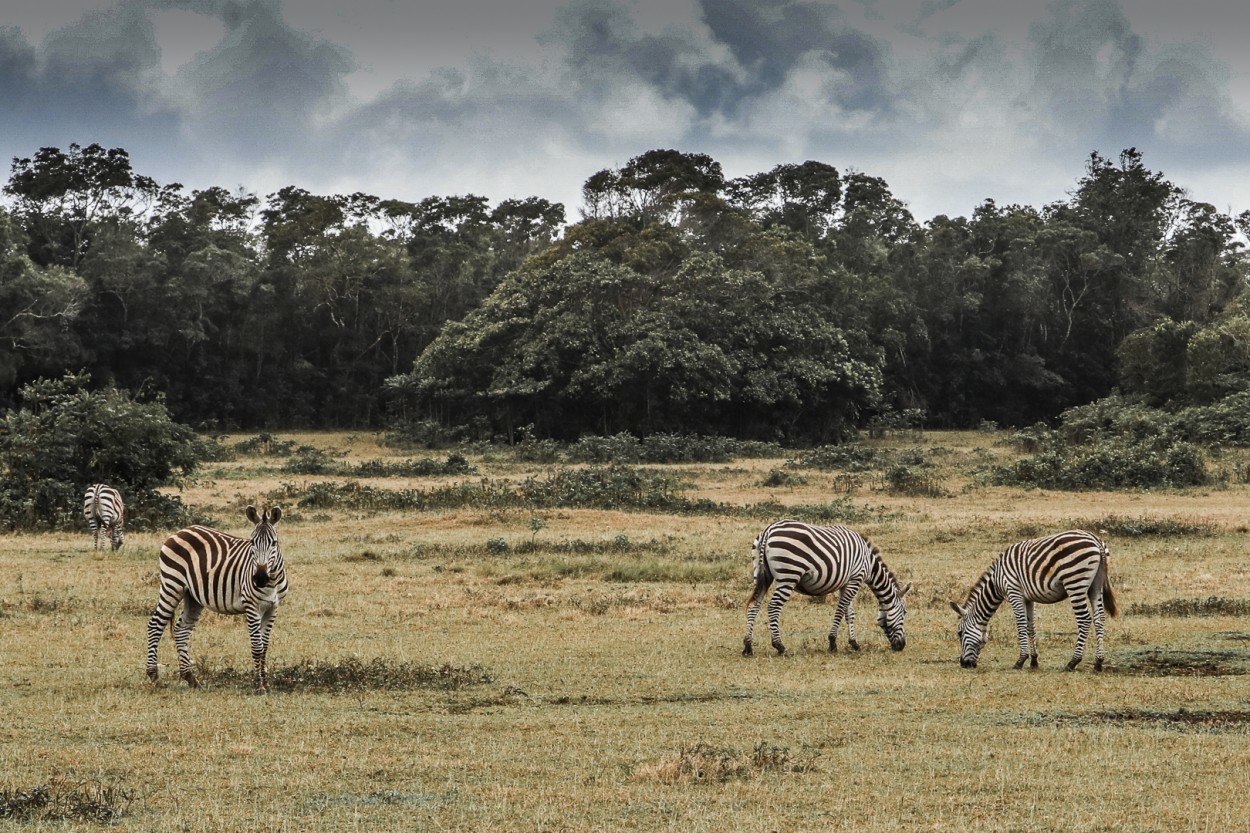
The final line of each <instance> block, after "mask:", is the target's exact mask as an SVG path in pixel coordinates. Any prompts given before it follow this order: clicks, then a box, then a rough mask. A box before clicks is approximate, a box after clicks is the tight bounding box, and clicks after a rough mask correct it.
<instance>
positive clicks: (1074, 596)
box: [950, 529, 1117, 671]
mask: <svg viewBox="0 0 1250 833" xmlns="http://www.w3.org/2000/svg"><path fill="white" fill-rule="evenodd" d="M1107 559H1108V553H1107V545H1106V544H1105V543H1103V541H1102V539H1100V538H1099V537H1098V536H1096V535H1092V534H1091V533H1088V532H1083V531H1081V530H1079V529H1072V530H1068V531H1067V532H1060V533H1059V534H1057V535H1049V536H1047V537H1045V538H1034V539H1031V540H1028V541H1021V542H1020V543H1018V544H1013V545H1011V546H1010V547H1008V548H1007V549H1006V550H1005V551H1004V552H1003V553H1001V554H1000V555H999V556H998V558H996V559H995V560H994V562H993V563H992V564H990V567H989V569H988V570H986V571H985V572H984V573H983V574H982V575H981V577H980V578H979V579H977V581H976V584H974V585H973V587H972V590H971V591H970V592H969V593H968V600H967V601H966V602H965V603H964V604H963V605H960V604H957V603H956V602H954V601H952V602H951V603H950V605H951V608H952V609H954V611H955V613H956V614H958V615H959V627H958V633H959V642H960V655H959V664H960V666H962V667H964V668H976V667H977V658H978V657H979V655H980V653H981V648H982V646H984V645H985V630H986V626H987V625H988V624H989V621H990V617H991V616H993V615H994V612H995V611H996V610H998V608H999V606H1000V605H1001V604H1002V603H1003V601H1004V600H1006V601H1007V603H1008V604H1010V605H1011V609H1012V612H1013V613H1014V614H1015V619H1016V633H1017V635H1018V637H1019V640H1020V656H1019V658H1018V659H1017V660H1016V668H1023V667H1024V661H1025V660H1026V659H1027V660H1029V665H1030V667H1032V668H1036V667H1037V634H1036V631H1035V630H1034V625H1033V605H1034V604H1039V603H1040V604H1053V603H1054V602H1059V601H1062V600H1063V599H1068V600H1070V601H1071V602H1072V610H1073V612H1074V613H1075V614H1076V626H1077V634H1076V649H1075V651H1074V652H1073V654H1072V659H1071V660H1070V661H1069V662H1068V666H1067V668H1068V670H1069V671H1072V670H1073V669H1075V668H1076V666H1077V664H1078V663H1080V661H1081V658H1082V656H1083V655H1084V653H1085V641H1086V639H1087V638H1088V637H1089V626H1090V622H1091V621H1092V622H1093V625H1094V632H1095V634H1096V636H1097V640H1098V644H1097V648H1096V650H1095V654H1094V670H1095V671H1101V670H1102V664H1103V638H1104V630H1105V622H1106V614H1108V613H1109V614H1111V615H1112V616H1115V615H1116V612H1117V608H1116V602H1115V594H1114V593H1113V592H1112V590H1111V576H1110V573H1109V572H1108V561H1107Z"/></svg>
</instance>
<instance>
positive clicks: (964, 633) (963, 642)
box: [951, 601, 985, 668]
mask: <svg viewBox="0 0 1250 833" xmlns="http://www.w3.org/2000/svg"><path fill="white" fill-rule="evenodd" d="M951 609H952V610H954V611H955V613H956V614H958V616H959V627H958V628H956V632H957V633H958V634H959V667H960V668H976V667H977V657H979V656H980V655H981V648H982V647H983V646H984V645H985V625H984V623H982V622H981V621H980V620H979V619H978V618H977V615H976V610H975V605H973V604H972V603H971V602H969V603H968V606H967V607H960V606H959V605H958V604H956V603H955V602H954V601H951Z"/></svg>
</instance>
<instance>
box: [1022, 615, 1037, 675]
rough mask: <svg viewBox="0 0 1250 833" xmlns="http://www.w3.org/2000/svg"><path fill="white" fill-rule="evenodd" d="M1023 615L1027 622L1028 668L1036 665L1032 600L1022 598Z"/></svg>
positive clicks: (1035, 633) (1035, 630) (1035, 639)
mask: <svg viewBox="0 0 1250 833" xmlns="http://www.w3.org/2000/svg"><path fill="white" fill-rule="evenodd" d="M1024 617H1025V619H1027V620H1028V623H1029V668H1036V667H1037V629H1036V628H1035V627H1034V626H1033V602H1031V601H1029V600H1028V599H1025V600H1024Z"/></svg>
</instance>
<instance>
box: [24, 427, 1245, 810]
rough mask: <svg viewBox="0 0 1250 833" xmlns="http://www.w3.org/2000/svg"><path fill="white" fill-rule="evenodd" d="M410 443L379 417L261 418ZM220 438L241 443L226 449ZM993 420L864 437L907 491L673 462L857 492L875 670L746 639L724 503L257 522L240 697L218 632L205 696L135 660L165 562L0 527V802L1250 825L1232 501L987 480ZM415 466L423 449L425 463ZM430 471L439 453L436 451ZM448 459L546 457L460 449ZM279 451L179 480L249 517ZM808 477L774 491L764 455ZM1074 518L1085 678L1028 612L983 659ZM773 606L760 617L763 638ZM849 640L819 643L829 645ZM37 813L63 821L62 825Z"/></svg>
mask: <svg viewBox="0 0 1250 833" xmlns="http://www.w3.org/2000/svg"><path fill="white" fill-rule="evenodd" d="M283 438H284V439H291V440H294V441H296V442H297V443H300V444H311V445H314V446H317V447H320V448H325V449H335V450H338V451H340V452H346V456H343V457H341V458H339V459H342V460H345V461H349V462H350V461H364V460H370V459H381V460H401V459H404V457H405V456H408V457H430V456H432V455H431V454H430V453H428V452H421V453H415V454H412V453H409V454H401V453H399V452H396V451H394V450H392V449H389V448H385V447H382V446H380V445H378V444H377V442H376V439H375V438H374V437H372V436H370V435H342V434H337V435H328V434H318V435H283ZM238 439H241V438H238ZM1002 439H1003V435H1001V434H995V433H989V432H987V433H937V432H930V433H926V434H924V435H923V436H920V437H912V438H898V439H887V440H881V441H877V442H880V443H885V444H892V445H896V446H900V445H911V446H915V448H916V449H917V450H918V452H919V453H920V454H922V455H923V456H924V459H925V460H927V461H930V462H932V463H933V464H934V465H933V468H932V469H931V470H930V471H931V474H930V479H931V482H932V483H933V484H934V485H935V487H936V488H934V489H933V490H932V491H933V493H932V494H929V495H923V494H921V495H906V494H894V493H891V492H890V491H889V490H887V489H886V488H885V485H886V484H885V483H884V482H883V480H882V478H881V477H879V476H877V475H874V474H873V473H871V472H868V473H861V474H857V475H855V476H851V475H848V474H847V473H845V472H837V471H820V470H816V469H804V470H801V471H799V470H794V469H786V468H785V460H784V459H772V460H767V459H765V460H759V459H743V460H735V461H733V462H730V463H724V464H706V465H682V466H670V467H664V468H665V469H667V470H670V471H671V472H672V473H673V474H675V475H676V476H677V477H679V478H680V479H681V481H682V482H684V483H686V484H688V489H687V490H686V492H685V494H686V496H687V497H690V498H691V499H698V498H707V499H709V500H712V501H715V502H719V503H724V504H726V505H727V506H730V507H741V506H748V505H751V504H756V503H759V502H762V501H766V500H769V499H772V500H775V501H777V502H779V503H781V504H785V505H786V506H797V505H802V504H822V503H828V502H830V501H834V500H837V499H839V498H842V497H843V496H844V495H845V494H846V490H847V488H848V487H849V488H851V489H852V491H851V499H852V501H853V504H854V506H855V507H856V510H857V511H858V512H860V513H861V516H860V518H859V519H857V520H855V521H853V522H851V523H850V525H851V526H853V527H855V528H856V529H858V530H860V531H861V532H863V533H865V534H866V535H867V536H868V537H870V538H871V539H872V540H873V541H874V542H875V543H877V544H878V545H879V546H880V547H881V549H882V552H883V554H884V557H885V559H886V561H887V563H888V564H889V565H890V566H891V568H892V569H893V570H894V571H895V573H896V574H898V575H899V577H900V579H901V580H903V581H912V582H914V584H915V589H914V590H913V591H912V594H911V595H910V596H909V597H908V600H909V614H908V620H907V637H908V641H907V648H906V650H904V651H903V652H901V653H892V652H891V651H890V650H889V647H888V644H887V643H886V641H885V638H884V636H883V635H882V634H881V632H880V631H879V630H878V629H877V628H876V627H875V626H874V625H873V623H874V621H875V604H874V602H873V599H872V598H871V594H870V593H867V592H865V593H863V594H861V597H860V599H859V601H858V603H857V609H858V611H859V617H858V618H859V641H860V643H861V645H862V650H861V651H860V652H858V653H854V652H850V651H846V650H845V648H844V649H843V651H842V652H840V653H838V654H829V653H827V651H826V650H825V634H826V632H827V630H828V628H829V624H830V622H831V619H832V615H833V609H834V608H833V605H832V604H819V603H814V602H811V601H809V600H807V599H805V598H796V599H794V600H792V601H791V602H790V604H788V605H787V607H786V609H785V612H784V615H783V618H782V629H783V634H784V635H785V637H786V642H787V645H788V647H789V652H788V654H787V655H786V656H785V657H777V656H775V655H774V654H773V652H772V650H771V649H770V648H769V647H768V637H767V628H766V627H760V628H757V634H756V651H755V655H754V656H753V657H750V658H744V657H743V656H741V647H742V633H743V629H744V624H745V601H746V597H747V595H748V593H749V589H750V584H751V565H750V553H749V547H750V544H751V541H752V538H753V537H754V535H755V534H756V532H758V530H759V529H761V528H762V527H763V526H764V525H765V524H766V523H767V522H769V521H770V520H775V518H772V517H769V518H762V517H752V516H749V515H748V514H747V513H745V512H734V511H725V512H723V513H708V512H702V513H684V514H665V513H643V512H633V511H608V510H582V509H554V510H541V511H531V510H525V509H475V508H471V507H470V508H457V509H453V510H446V511H438V512H433V511H430V512H396V511H381V512H378V511H372V510H363V509H351V510H349V509H342V508H336V507H333V506H330V507H321V508H312V507H308V506H303V507H302V506H300V505H299V504H298V501H295V502H290V503H287V504H286V505H284V507H283V508H284V511H285V513H286V514H285V515H284V517H283V520H282V522H281V524H280V525H279V531H280V533H281V536H282V543H283V549H284V553H285V557H286V562H287V569H288V573H289V575H290V579H291V587H292V589H291V594H290V596H289V597H288V599H287V601H286V604H285V605H284V606H283V608H282V609H281V611H280V612H279V614H278V619H277V624H276V627H275V630H274V638H273V643H272V647H271V650H270V664H271V670H272V673H273V687H274V691H273V693H272V694H270V695H269V696H267V697H258V696H255V695H253V694H252V692H251V683H250V660H249V655H248V649H247V633H246V629H245V627H244V623H243V622H242V620H241V618H237V617H223V616H219V615H216V614H212V613H206V614H205V616H204V618H203V619H202V620H201V622H200V625H199V627H198V628H197V629H196V631H195V634H194V637H193V639H192V645H191V647H192V654H193V656H195V658H196V660H197V662H198V664H199V668H200V672H201V680H202V681H203V682H204V687H203V688H201V689H199V690H190V689H188V688H187V687H186V686H185V685H184V684H183V683H182V682H181V681H180V680H178V679H177V674H176V670H177V668H176V660H175V657H174V649H173V645H172V641H171V640H169V638H168V637H166V639H165V641H163V642H162V644H161V664H162V665H161V673H162V679H161V681H160V683H159V684H157V685H152V684H150V683H148V681H147V679H146V677H145V675H144V669H143V666H144V651H145V644H146V625H147V618H148V616H149V614H150V612H151V609H152V606H153V604H154V602H155V599H156V592H157V579H156V576H157V571H156V553H157V551H158V549H159V547H160V544H161V541H162V540H163V538H164V536H165V534H167V533H168V532H171V531H172V530H161V531H151V532H147V531H131V532H129V533H128V535H127V542H126V545H125V547H124V548H123V549H122V550H121V551H119V552H118V553H107V554H106V553H99V554H97V553H93V552H92V550H91V542H90V537H89V535H88V533H87V531H86V529H85V528H84V529H83V531H82V532H81V534H69V533H65V534H55V535H53V534H48V535H7V536H0V559H2V562H0V563H2V564H3V570H4V577H5V578H4V583H3V585H0V635H2V642H3V648H2V649H0V650H2V653H0V656H2V657H3V662H2V663H0V712H2V713H3V715H4V719H3V721H0V818H3V817H6V816H7V817H8V818H9V819H10V821H7V822H4V824H5V825H6V826H8V827H10V828H11V829H22V830H84V829H95V828H99V827H102V826H103V825H104V824H105V823H107V824H108V826H109V827H110V829H115V830H124V831H131V830H133V831H197V832H198V831H251V830H265V831H348V830H362V831H389V830H431V831H433V830H439V831H551V832H552V833H555V831H623V830H642V831H649V833H650V832H652V831H665V830H672V831H683V832H687V831H689V832H690V833H694V832H695V831H739V830H753V831H768V830H776V831H829V830H856V831H916V830H928V831H950V832H951V833H956V832H958V833H963V831H1074V832H1075V831H1160V833H1163V831H1168V833H1172V831H1229V830H1245V829H1248V828H1250V814H1248V813H1247V810H1246V806H1247V805H1246V803H1245V802H1246V797H1245V787H1244V785H1245V773H1246V772H1247V771H1250V770H1248V768H1250V682H1248V680H1250V678H1248V677H1247V676H1246V675H1247V673H1248V672H1250V619H1248V618H1247V617H1250V562H1248V561H1247V558H1246V549H1247V523H1248V521H1247V508H1248V507H1250V487H1247V486H1246V485H1240V484H1236V483H1233V484H1230V485H1220V486H1214V487H1211V488H1207V489H1201V490H1184V491H1152V492H1122V493H1104V492H1092V493H1063V492H1048V491H1039V490H1030V489H1019V488H1005V487H991V486H986V485H982V481H981V480H980V479H979V478H978V476H977V472H978V471H983V470H984V468H985V467H986V466H987V465H989V464H991V463H993V462H995V461H1002V460H1005V459H1008V458H1010V457H1011V456H1012V455H1013V454H1014V452H1012V451H1011V450H1010V449H1009V448H1008V447H1007V446H1006V445H1004V444H1003V443H1002ZM435 456H436V455H435ZM440 459H441V457H440ZM469 462H470V463H472V464H473V465H475V466H476V467H477V473H476V474H473V475H467V476H451V477H448V476H437V477H386V478H375V479H372V480H367V481H361V482H362V483H366V484H368V485H373V486H375V487H378V488H384V489H423V488H433V487H437V486H445V485H447V484H449V483H456V482H476V481H478V480H479V479H480V478H482V477H490V478H523V477H525V476H526V475H528V474H537V475H541V474H542V473H543V472H544V471H546V470H548V469H550V468H551V467H550V466H542V465H536V464H529V465H524V464H520V463H516V462H510V461H509V460H508V459H506V457H501V458H499V459H493V458H489V457H482V458H476V457H473V456H472V455H470V456H469ZM280 466H281V461H280V460H275V459H273V458H267V457H262V456H240V457H239V458H238V459H236V460H234V461H229V462H222V463H212V464H209V465H207V466H206V467H205V470H204V472H203V479H202V480H201V481H200V482H198V483H196V484H194V485H193V486H192V487H190V488H188V489H187V490H186V491H184V492H183V493H182V497H183V500H184V501H185V502H186V503H187V505H189V506H191V507H193V508H194V509H195V510H196V511H197V512H199V513H202V514H204V515H207V516H210V517H212V518H214V519H216V521H217V525H218V526H219V528H221V529H223V530H224V531H227V532H231V533H234V534H238V535H246V534H247V533H248V532H249V531H250V524H248V523H247V521H246V520H245V519H244V517H243V507H244V506H246V505H247V504H248V503H253V502H255V503H265V502H267V501H266V495H270V494H272V493H274V492H275V491H276V490H278V489H280V488H281V487H282V486H283V484H290V485H291V492H292V494H293V495H294V494H298V492H299V489H301V488H303V487H305V486H306V485H307V484H308V483H310V482H312V481H325V480H335V479H339V480H342V479H344V478H333V477H321V476H304V475H291V474H284V473H282V472H281V471H280ZM777 469H784V470H786V471H793V472H794V473H795V474H799V475H801V477H802V478H804V479H805V482H798V481H797V480H796V481H795V482H793V483H791V484H790V485H781V486H776V485H773V486H768V485H764V483H765V482H766V481H767V480H768V479H769V474H770V472H773V470H777ZM1075 525H1081V526H1085V527H1086V528H1089V529H1091V531H1095V532H1101V533H1102V534H1103V537H1104V538H1105V539H1106V540H1107V541H1108V543H1109V545H1110V547H1111V576H1112V581H1113V583H1114V586H1115V591H1116V594H1117V598H1118V601H1119V605H1120V610H1121V614H1120V616H1119V617H1118V618H1117V619H1112V620H1110V622H1109V627H1108V636H1109V638H1108V660H1107V670H1105V671H1104V672H1103V673H1101V674H1095V673H1094V672H1093V670H1092V665H1093V661H1092V645H1091V649H1090V651H1089V652H1088V653H1087V659H1086V661H1085V662H1084V663H1083V664H1082V665H1081V666H1080V667H1079V668H1078V669H1077V671H1076V672H1074V673H1065V672H1064V671H1063V667H1064V664H1065V663H1066V662H1067V660H1068V658H1069V657H1070V656H1071V650H1072V644H1073V639H1074V635H1075V622H1074V619H1073V616H1072V612H1071V608H1070V607H1068V606H1067V605H1066V604H1062V605H1052V606H1039V608H1038V635H1039V639H1040V643H1041V668H1039V669H1037V670H1035V671H1027V670H1025V671H1015V670H1013V669H1012V663H1013V662H1014V660H1015V656H1016V641H1015V633H1014V627H1013V625H1012V622H1011V619H1010V613H1009V611H1000V613H999V614H998V615H997V616H996V617H995V618H994V620H993V623H992V625H991V640H990V643H989V644H988V645H987V646H986V648H985V650H984V652H983V653H982V656H981V663H980V667H979V668H977V669H975V670H962V669H960V667H959V664H958V661H957V659H958V646H957V643H956V638H955V615H954V614H953V613H952V612H951V610H950V609H949V607H948V605H947V600H948V599H951V598H957V599H960V600H962V598H963V594H964V593H965V592H966V590H967V588H968V587H969V586H970V584H971V583H972V581H973V580H974V579H975V578H976V577H977V576H978V575H979V574H980V572H981V571H982V570H983V569H984V568H985V567H986V566H987V565H988V564H989V562H990V560H991V559H992V558H993V557H994V555H995V554H996V553H997V552H998V551H1000V550H1001V549H1002V548H1004V547H1005V546H1006V545H1008V544H1010V543H1013V542H1014V541H1017V540H1020V539H1022V538H1026V537H1032V536H1035V535H1038V534H1044V533H1049V532H1055V531H1059V530H1062V529H1066V528H1069V527H1071V526H1075ZM763 625H764V623H763V621H761V626H763ZM839 643H840V645H842V646H845V644H846V640H845V634H843V635H842V637H841V638H840V640H839ZM58 819H59V820H58Z"/></svg>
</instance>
